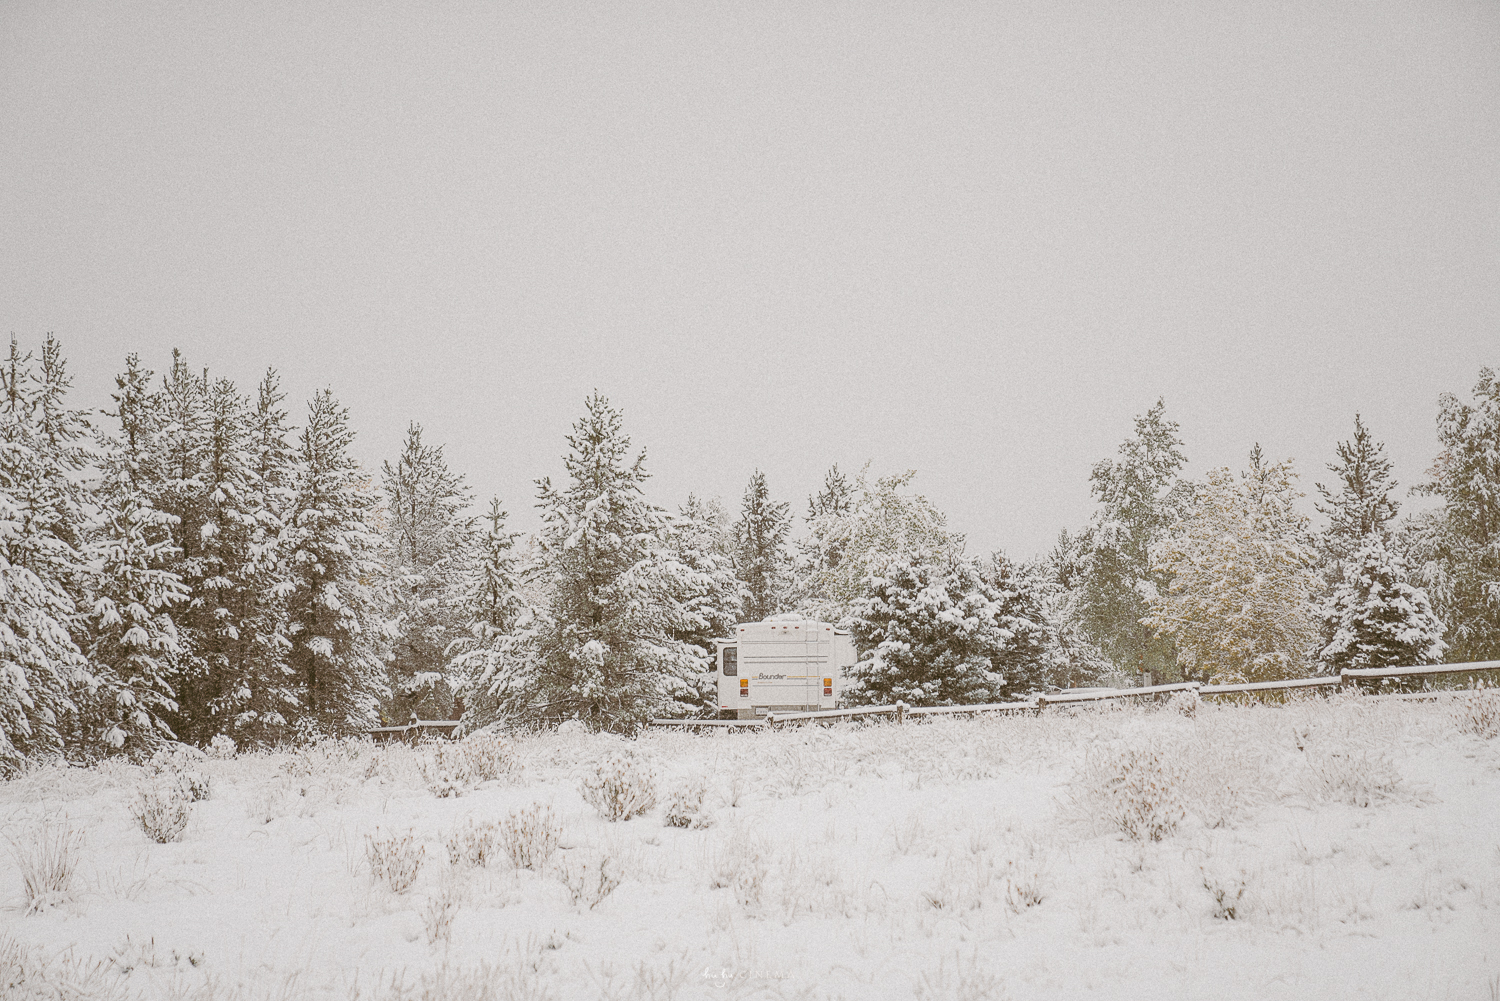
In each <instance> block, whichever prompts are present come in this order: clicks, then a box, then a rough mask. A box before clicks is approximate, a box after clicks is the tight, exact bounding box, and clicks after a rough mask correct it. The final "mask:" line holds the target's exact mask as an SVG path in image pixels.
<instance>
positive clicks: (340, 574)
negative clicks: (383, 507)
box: [286, 389, 390, 734]
mask: <svg viewBox="0 0 1500 1001" xmlns="http://www.w3.org/2000/svg"><path fill="white" fill-rule="evenodd" d="M353 443H354V432H353V431H352V430H351V429H350V427H349V412H348V410H347V409H346V408H344V407H341V406H339V404H338V401H337V400H336V399H334V396H333V393H332V391H331V390H327V389H322V390H319V391H318V392H317V393H316V394H314V396H313V399H312V401H311V402H310V403H309V404H308V414H307V426H306V427H305V428H303V430H302V434H301V437H300V447H299V449H298V452H299V455H298V458H299V463H298V468H297V498H296V501H295V505H294V507H293V510H292V512H291V514H290V517H289V518H288V523H289V524H288V530H287V532H286V538H287V549H288V563H289V567H290V576H291V591H290V594H289V595H288V598H287V617H288V622H289V628H288V637H289V639H290V641H291V650H290V652H289V654H288V663H289V665H290V666H291V668H292V669H293V670H294V671H295V672H296V674H297V677H298V679H299V681H300V689H301V691H300V693H299V694H300V696H301V699H302V704H301V705H300V706H299V707H298V712H299V719H298V721H297V722H298V723H300V724H302V725H303V727H304V728H305V729H306V730H309V731H311V732H317V733H326V734H346V733H351V732H358V731H360V730H363V729H367V728H369V727H373V726H375V725H376V724H377V723H378V722H379V719H380V704H381V701H382V699H385V698H387V697H389V694H390V692H389V689H388V688H387V687H386V683H385V656H386V651H387V646H388V629H387V623H386V622H385V621H384V620H383V619H382V618H381V614H380V612H381V600H380V599H381V595H380V591H379V588H380V586H381V582H382V579H383V576H384V574H385V567H384V565H383V564H382V562H381V556H382V553H383V549H384V542H383V539H382V538H381V535H380V533H379V532H378V531H377V530H376V528H375V527H374V525H373V522H374V519H375V517H376V514H377V510H378V508H379V499H378V497H377V496H376V494H375V492H374V490H373V489H372V488H371V484H370V480H369V477H368V476H367V475H366V474H365V473H364V472H363V471H362V470H361V469H360V468H359V463H358V462H357V461H355V459H354V457H353V456H352V455H351V454H350V448H351V447H352V445H353Z"/></svg>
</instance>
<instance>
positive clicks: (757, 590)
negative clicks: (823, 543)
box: [734, 469, 791, 622]
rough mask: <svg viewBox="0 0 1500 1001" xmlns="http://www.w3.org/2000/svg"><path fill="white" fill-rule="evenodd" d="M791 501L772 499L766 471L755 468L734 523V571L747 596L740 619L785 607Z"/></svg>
mask: <svg viewBox="0 0 1500 1001" xmlns="http://www.w3.org/2000/svg"><path fill="white" fill-rule="evenodd" d="M789 512H790V505H788V504H787V503H786V502H784V501H783V502H782V503H779V504H778V503H775V502H773V501H772V500H771V494H770V490H769V489H768V488H767V487H766V475H765V474H764V473H762V472H761V471H760V470H758V469H757V470H756V471H755V473H754V475H752V476H751V477H750V484H749V486H747V487H746V488H745V499H744V502H743V504H742V506H741V508H740V517H739V520H738V521H737V522H735V525H734V541H735V554H734V555H735V559H734V562H735V571H736V573H737V574H738V575H739V579H740V580H741V581H743V582H744V584H745V590H746V592H747V593H746V596H745V599H744V604H743V605H742V606H741V611H740V621H741V622H760V621H762V620H764V619H769V618H770V617H771V616H773V615H775V614H776V613H777V612H780V611H782V610H783V609H784V607H785V602H786V593H787V588H788V585H789V583H790V581H789V576H790V560H789V558H788V555H787V551H786V538H787V533H788V532H789V531H790V530H791V514H790V513H789Z"/></svg>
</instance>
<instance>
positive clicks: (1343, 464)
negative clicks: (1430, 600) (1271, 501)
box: [1317, 414, 1401, 560]
mask: <svg viewBox="0 0 1500 1001" xmlns="http://www.w3.org/2000/svg"><path fill="white" fill-rule="evenodd" d="M1384 452H1385V446H1384V445H1383V444H1381V443H1380V442H1378V441H1376V440H1375V438H1374V436H1373V435H1371V434H1370V431H1369V429H1368V428H1366V427H1365V425H1364V421H1363V420H1361V419H1360V416H1359V414H1355V415H1354V438H1353V439H1352V440H1350V441H1341V442H1339V444H1338V458H1339V461H1338V462H1337V463H1329V464H1328V471H1329V472H1330V473H1333V474H1334V476H1335V477H1337V480H1336V482H1335V488H1333V489H1331V488H1329V487H1325V486H1324V485H1323V484H1321V483H1319V484H1317V488H1318V494H1319V496H1321V497H1322V498H1323V502H1322V503H1321V504H1318V505H1317V508H1318V512H1319V513H1320V514H1323V515H1326V516H1327V517H1328V527H1327V528H1326V529H1324V531H1323V534H1322V536H1321V538H1320V540H1319V541H1320V543H1321V545H1322V548H1323V549H1324V551H1326V552H1327V553H1328V554H1329V555H1330V557H1331V558H1332V559H1333V560H1343V559H1345V558H1346V557H1348V556H1350V555H1351V554H1353V553H1355V552H1357V551H1358V550H1360V549H1361V548H1363V547H1364V546H1365V544H1366V543H1368V542H1369V541H1370V540H1371V539H1372V538H1384V537H1385V536H1386V534H1387V533H1386V525H1387V524H1388V523H1389V522H1390V521H1391V519H1393V518H1395V517H1396V513H1397V511H1399V510H1400V508H1401V505H1400V502H1398V501H1396V500H1395V499H1393V498H1392V496H1391V495H1392V494H1393V493H1394V492H1395V490H1396V481H1395V480H1393V479H1391V461H1390V460H1389V459H1387V458H1386V457H1385V455H1384Z"/></svg>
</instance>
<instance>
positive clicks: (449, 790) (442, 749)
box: [420, 735, 520, 799]
mask: <svg viewBox="0 0 1500 1001" xmlns="http://www.w3.org/2000/svg"><path fill="white" fill-rule="evenodd" d="M421 753H422V757H421V759H420V768H421V771H422V781H423V782H424V783H426V785H427V790H428V791H429V792H431V793H432V794H433V795H434V796H437V797H438V798H439V799H442V798H445V797H448V796H462V795H464V794H465V793H467V792H470V791H471V790H473V789H474V787H475V786H478V785H479V784H480V783H481V782H489V781H492V780H495V779H502V778H504V779H510V778H514V777H516V776H517V775H518V774H519V773H520V762H519V760H518V759H517V758H516V754H515V749H514V748H513V747H512V746H511V743H510V741H508V740H505V739H504V738H502V737H495V736H490V735H483V736H476V737H470V738H469V739H468V740H465V741H464V742H463V743H461V744H441V743H436V742H434V743H432V744H430V745H428V747H427V748H424V749H423V751H422V752H421Z"/></svg>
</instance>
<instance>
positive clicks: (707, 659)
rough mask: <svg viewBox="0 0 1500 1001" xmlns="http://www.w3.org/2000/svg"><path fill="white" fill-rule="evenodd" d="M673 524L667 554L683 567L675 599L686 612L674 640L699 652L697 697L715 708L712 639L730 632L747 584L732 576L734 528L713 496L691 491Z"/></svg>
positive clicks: (737, 617) (716, 693) (744, 597)
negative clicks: (700, 668)
mask: <svg viewBox="0 0 1500 1001" xmlns="http://www.w3.org/2000/svg"><path fill="white" fill-rule="evenodd" d="M671 527H672V532H671V552H672V555H673V556H674V557H675V559H676V560H677V562H678V563H679V564H680V565H681V567H682V571H683V573H682V582H683V585H684V590H683V592H682V593H681V594H680V595H679V596H678V598H677V600H678V603H679V604H680V605H681V606H682V610H683V613H684V615H685V621H684V623H683V625H682V627H681V628H679V629H677V630H676V631H675V632H674V634H673V638H674V639H676V640H677V641H679V642H681V643H685V644H687V645H688V646H690V647H692V648H693V649H695V650H697V651H699V655H700V656H701V657H702V658H703V663H704V665H705V672H704V674H703V675H701V676H700V677H699V679H698V690H699V695H700V697H701V698H702V699H703V704H704V705H705V706H710V705H713V706H716V705H717V702H716V699H717V696H718V686H717V683H716V682H715V681H714V676H713V674H712V673H709V669H710V668H711V667H712V662H713V657H714V654H715V647H714V642H713V641H714V640H716V639H725V638H727V637H730V636H733V635H734V626H735V623H736V622H738V621H740V618H739V617H740V612H741V610H742V609H743V607H744V602H745V600H746V597H747V594H748V588H747V587H746V586H745V584H744V582H743V581H741V580H740V579H739V578H738V577H737V576H736V575H735V569H734V535H733V530H732V528H731V526H730V522H729V516H728V514H727V513H726V512H725V511H724V507H723V505H722V504H720V502H719V501H718V500H717V499H713V500H707V501H705V500H703V499H702V498H700V497H697V496H695V495H692V494H689V495H688V499H687V503H686V504H685V505H683V506H682V507H681V508H679V509H678V513H677V517H676V518H674V519H673V520H672V526H671Z"/></svg>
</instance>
